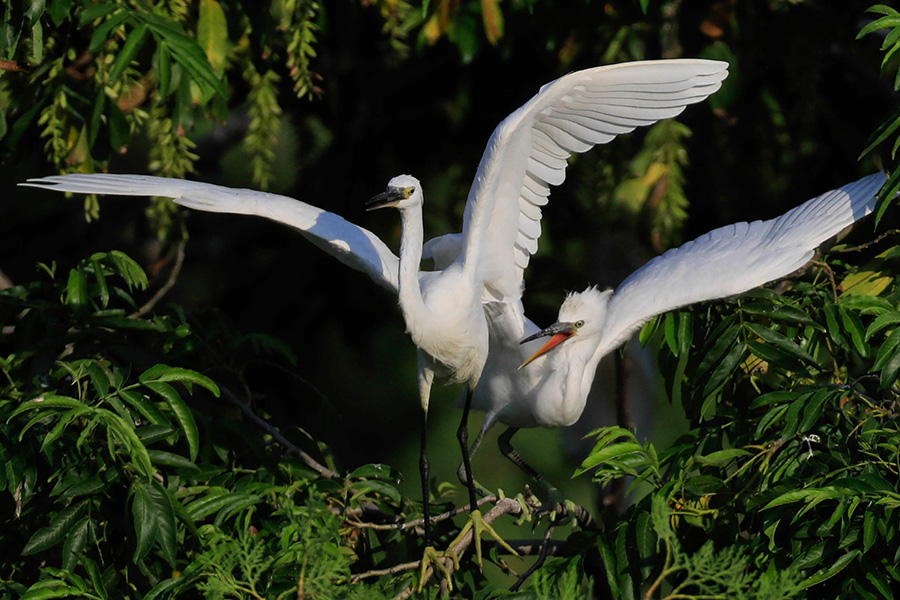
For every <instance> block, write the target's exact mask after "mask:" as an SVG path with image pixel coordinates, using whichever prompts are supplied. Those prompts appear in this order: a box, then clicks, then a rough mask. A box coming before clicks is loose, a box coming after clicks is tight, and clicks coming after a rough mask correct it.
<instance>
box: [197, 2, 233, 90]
mask: <svg viewBox="0 0 900 600" xmlns="http://www.w3.org/2000/svg"><path fill="white" fill-rule="evenodd" d="M197 42H198V43H199V44H200V47H201V48H203V51H204V52H205V53H206V58H207V59H208V60H209V64H210V66H211V67H212V70H213V72H214V73H215V74H216V75H217V76H218V77H221V76H222V74H223V73H224V72H225V56H226V53H227V52H228V24H227V23H226V21H225V13H224V12H223V11H222V7H221V6H220V5H219V3H218V2H216V0H200V18H199V20H198V21H197Z"/></svg>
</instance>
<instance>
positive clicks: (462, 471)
mask: <svg viewBox="0 0 900 600" xmlns="http://www.w3.org/2000/svg"><path fill="white" fill-rule="evenodd" d="M488 429H490V427H484V426H482V428H481V431H479V432H478V435H477V436H475V440H474V441H473V442H472V445H471V446H469V464H470V465H471V464H472V458H474V457H475V452H477V451H478V448H480V447H481V442H482V441H483V440H484V434H486V433H487V432H488ZM456 476H457V477H458V478H459V481H460V483H462V484H463V485H465V486H468V485H469V480H468V479H466V461H465V460H463V461H462V462H460V463H459V467H458V468H457V469H456ZM472 485H474V486H475V491H476V492H477V493H478V495H480V496H490V495H491V491H490V490H489V489H487V488H486V487H484V486H483V485H481V484H480V483H478V481H477V480H475V481H473V482H472Z"/></svg>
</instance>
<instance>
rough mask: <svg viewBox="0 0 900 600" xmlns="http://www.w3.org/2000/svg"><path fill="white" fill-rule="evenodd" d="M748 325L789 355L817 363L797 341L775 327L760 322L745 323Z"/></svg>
mask: <svg viewBox="0 0 900 600" xmlns="http://www.w3.org/2000/svg"><path fill="white" fill-rule="evenodd" d="M745 325H746V327H747V328H748V329H749V330H750V331H752V332H753V333H754V334H755V335H757V336H759V337H760V338H761V339H762V340H764V341H765V342H767V343H769V344H772V346H774V347H775V348H777V349H779V350H781V351H782V352H784V353H785V354H787V355H789V356H793V357H794V358H798V359H800V360H803V361H805V362H809V363H811V364H813V365H817V364H818V363H816V359H815V358H813V357H812V356H811V355H810V354H809V353H808V352H807V351H806V350H804V349H803V348H801V347H800V346H799V345H798V344H797V343H795V342H793V341H792V340H789V339H788V338H787V337H785V336H784V335H782V334H780V333H778V332H777V331H775V330H773V329H769V328H768V327H765V326H764V325H760V324H759V323H745Z"/></svg>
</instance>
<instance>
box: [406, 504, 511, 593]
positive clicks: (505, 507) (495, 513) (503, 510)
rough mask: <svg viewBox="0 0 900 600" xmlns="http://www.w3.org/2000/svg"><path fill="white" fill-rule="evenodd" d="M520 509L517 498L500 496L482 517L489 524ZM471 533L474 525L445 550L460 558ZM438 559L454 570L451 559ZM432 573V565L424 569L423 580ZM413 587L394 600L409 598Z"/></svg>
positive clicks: (450, 569) (468, 542) (467, 545)
mask: <svg viewBox="0 0 900 600" xmlns="http://www.w3.org/2000/svg"><path fill="white" fill-rule="evenodd" d="M522 510H523V507H522V505H521V504H520V503H519V501H518V500H514V499H512V498H501V499H500V500H498V501H497V504H495V505H494V507H493V508H492V509H491V510H489V511H487V513H486V514H485V515H484V516H483V517H482V518H483V519H484V521H485V523H487V524H491V523H493V522H494V521H496V520H497V519H498V518H500V517H501V516H502V515H520V514H522ZM473 535H474V527H473V528H472V529H471V530H470V531H469V532H468V533H467V534H466V535H465V537H463V538H462V539H459V540H457V541H456V543H454V544H451V545H450V547H449V548H448V549H447V551H448V552H452V553H455V554H456V556H457V557H459V558H462V556H463V555H464V554H465V552H466V550H467V549H468V547H469V546H470V545H471V544H472V536H473ZM440 560H441V562H442V563H443V564H444V567H445V568H446V569H447V572H448V573H452V572H453V570H454V565H453V559H450V558H442V559H440ZM433 574H434V569H433V568H432V567H428V569H426V571H425V575H424V577H423V580H424V581H427V580H429V579H431V576H432V575H433ZM415 589H416V586H415V585H410V586H409V587H407V588H406V589H404V590H403V591H402V592H400V593H399V594H397V595H396V596H394V600H406V598H409V597H410V596H411V595H412V593H413V592H414V591H415Z"/></svg>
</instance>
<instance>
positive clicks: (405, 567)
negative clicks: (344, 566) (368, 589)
mask: <svg viewBox="0 0 900 600" xmlns="http://www.w3.org/2000/svg"><path fill="white" fill-rule="evenodd" d="M420 564H422V561H421V560H414V561H412V562H408V563H403V564H399V565H394V566H393V567H391V568H389V569H374V570H372V571H366V572H365V573H357V574H356V575H353V576H352V577H351V578H350V583H357V582H359V581H361V580H363V579H368V578H370V577H381V576H382V575H395V574H397V573H402V572H403V571H412V570H413V569H418V568H419V565H420Z"/></svg>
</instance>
